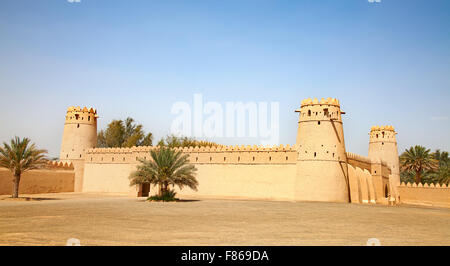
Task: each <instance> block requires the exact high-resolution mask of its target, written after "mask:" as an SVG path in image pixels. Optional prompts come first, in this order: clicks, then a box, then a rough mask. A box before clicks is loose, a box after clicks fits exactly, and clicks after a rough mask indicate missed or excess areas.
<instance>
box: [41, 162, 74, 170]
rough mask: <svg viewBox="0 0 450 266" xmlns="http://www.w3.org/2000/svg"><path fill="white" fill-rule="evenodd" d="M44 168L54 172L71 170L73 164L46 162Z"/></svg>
mask: <svg viewBox="0 0 450 266" xmlns="http://www.w3.org/2000/svg"><path fill="white" fill-rule="evenodd" d="M45 168H48V169H54V170H73V169H74V168H73V163H71V162H70V163H68V162H60V161H48V162H47V165H46V166H45Z"/></svg>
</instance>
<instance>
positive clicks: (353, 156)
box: [347, 152, 372, 164]
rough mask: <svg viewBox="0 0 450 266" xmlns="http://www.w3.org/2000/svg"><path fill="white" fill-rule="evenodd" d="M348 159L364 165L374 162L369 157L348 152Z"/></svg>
mask: <svg viewBox="0 0 450 266" xmlns="http://www.w3.org/2000/svg"><path fill="white" fill-rule="evenodd" d="M347 158H348V159H352V160H355V161H359V162H363V163H369V164H371V163H372V160H371V159H370V158H369V157H365V156H361V155H358V154H355V153H352V152H347Z"/></svg>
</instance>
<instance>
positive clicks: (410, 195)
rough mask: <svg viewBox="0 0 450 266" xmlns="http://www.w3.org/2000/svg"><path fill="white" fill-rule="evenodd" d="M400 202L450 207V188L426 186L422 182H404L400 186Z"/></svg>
mask: <svg viewBox="0 0 450 266" xmlns="http://www.w3.org/2000/svg"><path fill="white" fill-rule="evenodd" d="M398 191H399V193H400V202H401V203H405V204H419V205H429V206H438V207H448V208H450V188H448V187H440V186H434V185H431V186H428V185H425V187H424V186H423V185H422V184H420V185H419V186H417V185H416V184H413V185H411V184H410V183H408V184H406V185H405V183H402V184H401V185H400V186H398Z"/></svg>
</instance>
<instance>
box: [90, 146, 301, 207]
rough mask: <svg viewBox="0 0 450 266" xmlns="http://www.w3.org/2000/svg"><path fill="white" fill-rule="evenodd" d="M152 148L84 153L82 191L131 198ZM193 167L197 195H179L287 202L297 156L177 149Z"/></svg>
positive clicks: (267, 150)
mask: <svg viewBox="0 0 450 266" xmlns="http://www.w3.org/2000/svg"><path fill="white" fill-rule="evenodd" d="M156 148H157V147H133V148H98V149H90V150H88V151H87V153H86V162H85V171H84V180H83V191H85V192H116V193H117V192H118V193H127V194H130V195H136V193H137V190H136V188H134V187H130V186H129V179H128V176H129V174H130V173H131V172H132V171H133V170H134V169H135V168H136V165H137V164H138V163H139V161H138V159H139V158H142V159H150V151H151V150H152V149H156ZM175 150H177V151H182V152H183V153H184V154H188V155H189V161H190V162H191V163H192V164H194V165H195V166H196V168H197V180H198V181H199V184H200V185H199V188H198V191H192V190H191V189H189V188H185V189H183V190H182V191H178V193H179V195H182V196H189V195H195V196H199V197H202V196H204V197H216V198H217V197H218V198H247V199H248V198H251V199H272V200H292V199H293V193H294V192H293V186H292V184H293V183H294V182H295V180H294V178H295V164H296V161H297V151H296V150H295V149H294V148H293V147H291V146H289V145H286V146H283V145H280V146H277V147H261V146H219V147H211V148H210V147H195V148H194V147H190V148H176V149H175Z"/></svg>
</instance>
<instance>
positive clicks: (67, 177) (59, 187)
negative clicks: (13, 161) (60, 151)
mask: <svg viewBox="0 0 450 266" xmlns="http://www.w3.org/2000/svg"><path fill="white" fill-rule="evenodd" d="M74 179H75V172H74V169H73V166H72V165H69V164H67V163H66V164H64V163H61V162H60V163H56V162H52V163H51V164H49V165H48V166H47V167H46V168H45V169H39V170H31V171H27V172H25V173H23V174H22V176H21V179H20V185H19V194H40V193H57V192H73V191H74ZM13 180H14V177H13V175H12V173H11V171H9V170H8V169H6V168H0V195H10V194H12V189H13Z"/></svg>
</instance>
